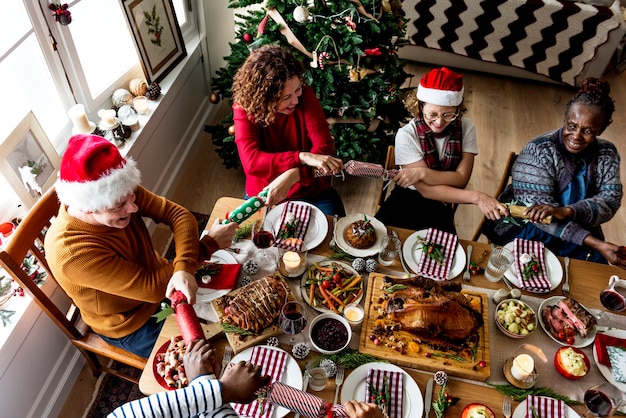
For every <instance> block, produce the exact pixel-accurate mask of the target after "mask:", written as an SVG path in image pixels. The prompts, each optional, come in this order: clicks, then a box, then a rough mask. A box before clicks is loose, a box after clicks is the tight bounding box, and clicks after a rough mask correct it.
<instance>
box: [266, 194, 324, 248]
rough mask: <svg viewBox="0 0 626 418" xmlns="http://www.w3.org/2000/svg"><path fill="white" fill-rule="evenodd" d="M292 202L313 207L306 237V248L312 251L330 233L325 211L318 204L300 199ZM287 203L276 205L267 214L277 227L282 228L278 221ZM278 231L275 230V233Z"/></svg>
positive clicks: (267, 218)
mask: <svg viewBox="0 0 626 418" xmlns="http://www.w3.org/2000/svg"><path fill="white" fill-rule="evenodd" d="M292 202H294V203H297V204H299V205H304V206H310V207H311V215H310V219H309V227H308V228H307V230H306V236H305V237H304V243H305V244H306V249H307V251H311V250H312V249H313V248H315V247H317V246H318V245H320V244H321V243H322V242H323V241H324V238H326V234H327V233H328V220H326V215H324V212H322V211H321V210H319V209H318V208H317V206H314V205H312V204H310V203H307V202H302V201H300V200H292ZM287 203H288V202H283V203H281V204H280V205H276V206H274V207H273V208H272V209H271V210H270V211H269V212H267V215H266V216H265V219H266V220H268V221H269V222H271V223H272V225H274V227H275V228H280V225H277V224H278V222H276V221H277V220H278V219H280V217H281V216H282V214H283V209H284V208H285V205H286V204H287ZM277 233H278V231H274V234H277Z"/></svg>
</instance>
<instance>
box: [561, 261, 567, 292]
mask: <svg viewBox="0 0 626 418" xmlns="http://www.w3.org/2000/svg"><path fill="white" fill-rule="evenodd" d="M563 264H564V265H565V283H563V286H562V287H561V292H563V294H564V295H565V296H569V257H565V259H564V260H563Z"/></svg>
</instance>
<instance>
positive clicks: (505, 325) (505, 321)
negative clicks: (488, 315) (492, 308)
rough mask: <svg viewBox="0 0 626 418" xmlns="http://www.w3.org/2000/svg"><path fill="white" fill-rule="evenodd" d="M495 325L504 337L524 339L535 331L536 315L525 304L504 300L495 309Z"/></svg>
mask: <svg viewBox="0 0 626 418" xmlns="http://www.w3.org/2000/svg"><path fill="white" fill-rule="evenodd" d="M496 325H497V326H498V329H500V331H502V333H503V334H504V335H507V336H509V337H511V338H526V337H528V336H529V335H530V334H532V333H533V332H534V331H535V330H536V329H537V315H536V314H535V311H534V310H533V308H531V307H530V306H528V305H527V304H526V303H524V302H522V301H520V300H517V299H505V300H503V301H502V302H500V303H499V304H498V306H497V307H496Z"/></svg>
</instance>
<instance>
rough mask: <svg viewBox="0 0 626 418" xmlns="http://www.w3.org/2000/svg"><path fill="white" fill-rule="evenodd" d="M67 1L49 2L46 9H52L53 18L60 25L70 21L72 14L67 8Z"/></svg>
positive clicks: (67, 23)
mask: <svg viewBox="0 0 626 418" xmlns="http://www.w3.org/2000/svg"><path fill="white" fill-rule="evenodd" d="M68 7H69V6H68V5H67V3H65V4H49V5H48V9H50V10H52V14H53V15H54V20H55V21H57V22H59V23H60V24H62V25H69V24H70V23H72V14H71V13H70V11H69V10H68Z"/></svg>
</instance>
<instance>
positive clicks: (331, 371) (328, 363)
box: [320, 358, 337, 377]
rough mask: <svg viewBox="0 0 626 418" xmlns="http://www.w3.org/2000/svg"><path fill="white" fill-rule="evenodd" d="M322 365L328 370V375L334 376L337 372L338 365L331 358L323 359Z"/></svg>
mask: <svg viewBox="0 0 626 418" xmlns="http://www.w3.org/2000/svg"><path fill="white" fill-rule="evenodd" d="M320 367H321V368H322V369H324V370H325V371H326V374H327V375H328V377H333V376H334V375H336V374H337V365H336V364H335V362H334V361H332V360H331V359H329V358H325V359H322V361H320Z"/></svg>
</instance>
